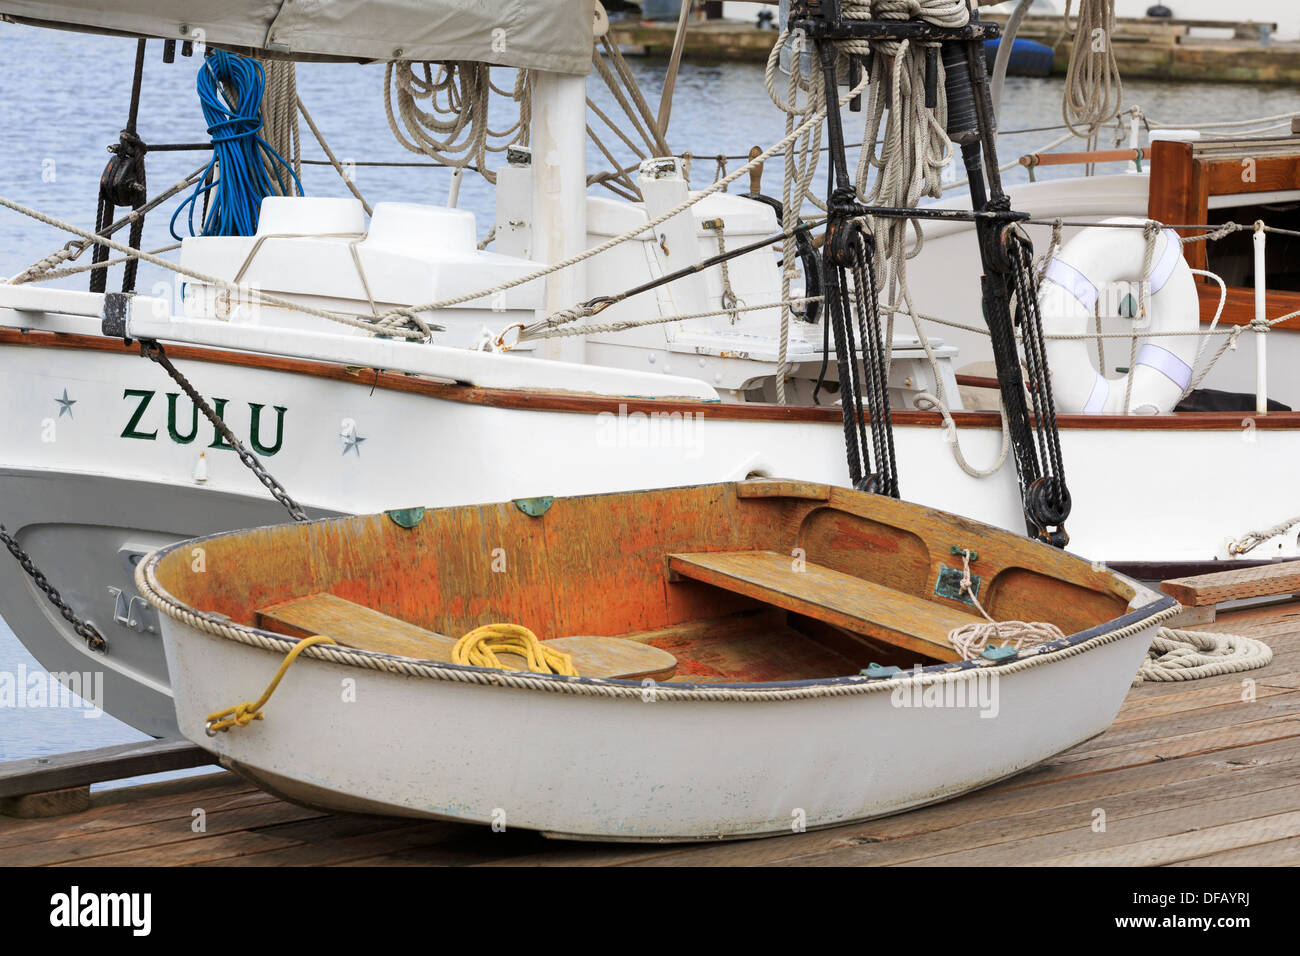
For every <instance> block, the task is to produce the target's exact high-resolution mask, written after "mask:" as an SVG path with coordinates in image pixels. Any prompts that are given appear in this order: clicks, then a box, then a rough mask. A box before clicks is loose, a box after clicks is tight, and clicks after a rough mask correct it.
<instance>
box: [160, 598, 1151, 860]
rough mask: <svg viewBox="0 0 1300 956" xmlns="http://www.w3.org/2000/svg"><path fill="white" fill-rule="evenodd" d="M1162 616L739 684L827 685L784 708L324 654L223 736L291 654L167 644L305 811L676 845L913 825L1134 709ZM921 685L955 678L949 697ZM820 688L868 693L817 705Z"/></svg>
mask: <svg viewBox="0 0 1300 956" xmlns="http://www.w3.org/2000/svg"><path fill="white" fill-rule="evenodd" d="M1165 603H1166V604H1167V603H1168V602H1167V601H1166V602H1165ZM1155 607H1156V605H1151V606H1149V607H1148V608H1146V609H1144V611H1143V615H1145V617H1146V618H1147V621H1146V622H1140V623H1138V624H1137V625H1136V626H1135V627H1134V628H1133V629H1132V633H1130V634H1128V635H1127V636H1123V637H1119V638H1114V637H1113V636H1112V635H1111V634H1108V633H1104V634H1103V635H1102V636H1100V637H1094V638H1092V639H1091V640H1090V641H1086V642H1080V643H1078V644H1077V646H1076V647H1075V648H1072V649H1071V650H1069V651H1057V652H1055V653H1053V654H1044V655H1042V656H1041V657H1040V658H1036V659H1035V658H1031V659H1027V660H1022V661H1020V662H1018V663H1017V664H1016V665H1008V666H1007V667H1006V668H992V667H989V668H983V669H970V670H965V671H962V672H960V673H959V674H949V675H936V674H935V673H934V671H935V670H936V669H934V668H932V669H930V670H929V671H927V672H926V676H924V677H917V676H912V677H908V678H904V679H902V680H893V681H878V682H868V681H866V680H865V679H864V678H843V679H838V680H835V681H823V682H815V681H810V682H801V683H796V684H785V685H732V686H733V687H734V688H736V689H739V690H744V689H747V688H762V687H767V688H769V689H771V688H777V687H784V688H800V687H802V688H805V689H808V690H809V691H810V693H809V695H808V696H807V697H805V698H803V699H793V700H777V701H761V700H743V701H741V700H725V699H724V700H679V699H670V694H671V693H673V692H674V690H676V688H677V687H678V686H684V687H687V688H689V687H692V686H694V687H703V686H704V685H660V686H659V687H658V688H655V687H646V688H643V687H640V686H638V685H636V684H629V683H628V682H614V681H604V682H597V681H588V682H586V683H588V684H596V685H603V686H605V687H611V686H615V685H622V686H623V688H624V689H625V693H624V694H623V695H622V696H615V697H611V696H601V695H599V694H597V693H572V692H567V693H566V692H557V691H549V692H548V691H544V690H538V689H524V688H515V687H510V686H490V685H487V686H485V685H483V684H476V683H459V682H457V681H455V680H452V679H428V678H421V677H409V676H399V675H396V674H392V673H387V672H380V671H372V670H363V669H360V668H357V667H352V666H348V665H345V664H339V663H334V662H331V661H325V660H319V659H313V658H311V657H307V656H303V657H299V658H298V659H297V660H296V661H295V662H294V664H293V666H292V667H291V668H290V670H289V672H288V674H287V675H286V677H285V678H284V680H283V681H282V682H281V683H280V685H279V687H278V688H277V689H276V691H275V696H274V697H273V698H272V700H271V702H270V703H269V704H268V705H267V707H266V709H265V712H264V713H265V717H264V719H263V720H260V721H254V722H253V723H252V724H250V725H248V726H247V727H244V728H239V729H235V730H232V731H230V732H226V733H218V734H216V735H215V736H211V737H209V736H207V734H206V732H205V729H204V728H205V722H206V719H207V716H208V715H209V714H210V713H212V712H213V711H216V710H219V709H222V708H224V707H227V706H230V705H232V704H235V703H237V702H239V701H243V700H248V699H251V698H255V697H256V696H257V694H258V693H259V692H260V691H261V689H262V688H263V687H264V686H265V685H266V683H267V681H268V680H269V679H270V677H271V675H272V674H273V673H274V672H275V669H276V667H277V666H278V664H279V661H280V659H281V656H282V651H275V650H267V649H264V648H260V647H253V646H249V645H246V644H242V643H237V642H235V641H232V640H229V639H226V638H224V637H218V636H214V635H211V634H208V633H205V632H202V631H199V630H197V629H195V628H193V627H191V626H190V625H188V624H186V623H183V622H181V621H179V620H176V619H173V618H171V617H164V618H163V643H164V646H165V647H166V652H167V660H168V665H169V667H170V669H171V672H172V673H173V674H174V675H175V677H174V678H173V683H172V686H173V692H174V694H175V699H176V711H177V715H178V719H179V721H180V729H181V732H182V733H183V734H184V735H185V736H186V737H188V738H189V739H190V740H192V741H194V742H195V743H197V744H199V745H200V746H203V747H205V748H207V749H209V750H211V751H212V752H214V753H216V754H218V755H219V756H220V758H221V760H222V761H223V763H226V764H227V765H228V766H231V767H234V768H236V769H238V770H239V771H240V772H243V773H245V774H247V775H248V776H250V777H251V778H252V779H253V780H254V781H255V782H257V783H259V784H260V785H262V786H265V787H266V788H268V789H270V790H271V791H273V792H275V793H277V794H279V795H281V796H283V797H286V798H288V799H290V800H295V801H298V802H302V803H306V804H309V805H312V806H316V807H320V808H323V809H327V810H338V811H357V812H372V813H385V814H394V815H399V816H410V817H428V818H434V819H442V820H453V821H458V822H464V823H469V824H477V825H482V826H492V827H495V828H496V829H501V828H502V827H504V828H507V829H512V828H521V829H531V830H540V831H543V832H545V833H547V834H548V835H552V836H560V837H567V838H575V839H586V840H618V841H625V840H626V841H664V842H675V841H683V840H713V839H728V838H739V837H756V836H771V835H778V834H782V833H790V832H798V831H800V830H802V829H812V828H816V827H827V826H835V825H838V824H844V823H849V822H852V821H855V820H864V819H869V818H872V817H878V816H883V815H887V814H891V813H897V812H899V811H901V810H906V809H908V808H911V807H916V806H920V805H923V804H927V803H932V802H935V801H938V800H943V799H946V798H948V797H952V796H955V795H957V794H960V793H964V792H966V791H969V790H973V789H975V788H977V787H981V786H984V785H986V784H989V783H991V782H993V781H996V780H999V779H1001V778H1004V777H1007V776H1010V775H1012V774H1015V773H1017V772H1019V771H1021V770H1023V769H1025V768H1027V767H1030V766H1032V765H1033V764H1035V763H1037V762H1039V761H1041V760H1044V759H1046V758H1048V757H1050V756H1052V755H1053V754H1057V753H1060V752H1061V751H1063V750H1066V749H1068V748H1070V747H1071V746H1073V745H1075V744H1078V743H1081V742H1082V741H1085V740H1087V739H1089V738H1090V737H1093V736H1095V735H1096V734H1098V733H1101V732H1102V731H1103V730H1104V729H1105V728H1106V727H1107V726H1108V725H1109V724H1110V723H1111V721H1112V720H1113V719H1114V717H1115V714H1116V713H1117V712H1118V710H1119V707H1120V705H1121V703H1122V702H1123V699H1124V696H1125V694H1126V692H1127V690H1128V687H1129V684H1130V681H1131V679H1132V675H1133V674H1134V673H1135V672H1136V670H1137V667H1138V664H1139V662H1140V660H1141V659H1142V657H1143V655H1144V654H1145V653H1146V649H1147V647H1148V645H1149V643H1150V641H1151V638H1152V637H1153V636H1154V632H1155V629H1156V628H1157V627H1158V626H1159V623H1158V620H1159V617H1157V618H1155V619H1151V618H1150V615H1151V614H1152V613H1153V608H1155ZM1136 616H1142V615H1136ZM1123 621H1124V619H1120V622H1121V623H1122V622H1123ZM1114 623H1115V622H1112V624H1114ZM1097 630H1098V631H1103V632H1105V631H1106V630H1107V626H1103V627H1102V628H1098V629H1097ZM284 644H285V648H287V647H289V646H292V641H285V642H284ZM529 676H532V675H529ZM921 682H927V683H929V682H937V683H932V684H931V690H930V691H929V692H928V693H927V692H926V691H925V690H924V689H923V686H917V685H918V684H920V683H921ZM646 683H647V684H652V682H646ZM872 683H874V684H876V685H877V686H875V687H871V688H870V689H868V690H865V691H864V690H862V688H864V687H867V685H869V684H872ZM817 685H821V686H822V687H824V688H832V687H836V686H838V687H839V688H841V689H843V688H844V687H846V686H850V685H852V686H855V687H856V688H858V692H853V693H843V694H839V695H836V696H829V695H826V696H815V695H814V693H813V689H814V688H815V687H816V686H817ZM945 685H951V687H950V688H949V689H948V690H947V691H944V690H943V688H944V687H945ZM570 686H572V685H570ZM936 688H937V689H936ZM713 689H714V690H722V691H724V692H725V691H727V690H728V688H727V687H725V686H723V687H721V688H719V687H716V686H715V687H714V688H713ZM959 694H960V695H961V696H960V698H959V697H958V695H959ZM936 699H937V705H936ZM958 699H960V700H962V701H963V702H964V704H965V705H964V706H959V705H956V701H957V700H958ZM927 700H930V703H929V704H927V703H926V701H927Z"/></svg>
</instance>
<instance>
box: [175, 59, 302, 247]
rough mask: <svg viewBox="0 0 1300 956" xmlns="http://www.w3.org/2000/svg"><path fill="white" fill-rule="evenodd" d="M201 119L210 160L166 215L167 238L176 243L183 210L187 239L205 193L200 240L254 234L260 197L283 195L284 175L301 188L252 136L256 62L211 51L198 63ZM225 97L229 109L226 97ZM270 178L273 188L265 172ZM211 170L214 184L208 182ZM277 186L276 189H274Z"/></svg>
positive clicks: (257, 106)
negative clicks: (270, 172) (209, 143)
mask: <svg viewBox="0 0 1300 956" xmlns="http://www.w3.org/2000/svg"><path fill="white" fill-rule="evenodd" d="M196 86H197V88H198V93H199V102H200V103H201V104H202V106H203V118H204V119H206V120H207V122H208V133H209V135H211V137H212V159H211V160H210V161H209V162H208V168H207V169H206V170H205V171H204V174H203V177H202V178H201V179H200V180H199V184H198V185H197V186H196V187H195V188H194V191H193V192H192V193H190V195H189V196H188V197H187V198H186V199H185V201H184V202H182V203H181V204H180V206H178V207H177V209H176V212H175V213H173V214H172V219H171V233H172V236H173V237H174V238H176V239H180V238H181V236H180V234H179V233H177V231H176V219H177V217H178V216H179V215H180V214H181V213H182V212H183V211H185V210H186V209H187V208H188V210H189V212H188V221H189V228H190V233H189V234H190V235H191V236H193V235H195V234H196V233H195V232H194V210H195V208H196V207H197V206H198V204H199V201H200V200H201V199H203V198H204V196H206V195H207V194H208V193H209V192H211V195H210V196H208V197H207V198H208V209H207V214H206V216H205V217H204V219H203V228H202V231H201V234H202V235H204V236H251V235H253V233H255V232H256V231H257V217H258V214H259V212H260V211H261V208H262V199H263V198H265V197H266V196H276V195H284V194H285V193H286V192H287V180H286V178H285V177H284V175H282V173H281V170H283V172H284V173H288V176H289V178H290V179H292V182H293V184H294V186H295V187H296V188H297V190H298V195H300V196H301V195H302V194H303V192H302V182H301V181H300V180H299V179H298V176H297V174H296V173H294V171H293V169H292V168H291V167H290V166H289V164H288V163H287V162H286V161H285V159H284V157H283V156H281V155H280V154H279V153H277V152H276V151H275V150H274V149H272V148H271V146H270V144H269V143H267V141H266V140H264V139H262V137H261V136H259V135H258V131H259V130H260V129H261V128H262V112H261V111H262V90H263V88H264V87H265V86H266V75H265V74H264V73H263V72H262V65H261V64H260V63H258V62H257V61H256V60H252V59H249V58H247V57H242V56H238V55H237V54H234V53H227V52H226V51H224V50H213V51H212V52H210V53H209V54H208V55H207V56H206V57H204V60H203V66H202V67H201V68H200V69H199V75H198V80H197V83H196ZM227 89H228V90H230V91H231V95H233V97H234V102H233V103H232V102H231V101H230V99H229V98H228V97H227V95H226V90H227ZM268 166H269V167H270V168H271V169H272V170H273V171H274V174H275V182H274V183H273V182H272V181H271V177H270V176H269V175H268V174H267V167H268ZM213 167H216V170H217V171H218V173H219V178H217V179H215V180H213V181H210V177H212V175H213ZM277 186H278V188H277Z"/></svg>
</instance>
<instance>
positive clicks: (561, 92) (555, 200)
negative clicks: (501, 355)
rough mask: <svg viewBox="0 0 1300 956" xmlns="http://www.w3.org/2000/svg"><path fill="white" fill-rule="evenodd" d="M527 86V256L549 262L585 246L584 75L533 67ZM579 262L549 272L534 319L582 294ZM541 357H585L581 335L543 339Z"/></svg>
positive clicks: (583, 286)
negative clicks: (530, 172) (530, 197)
mask: <svg viewBox="0 0 1300 956" xmlns="http://www.w3.org/2000/svg"><path fill="white" fill-rule="evenodd" d="M534 76H535V80H534V85H533V120H532V131H531V136H530V138H529V142H530V144H531V145H532V153H533V161H532V163H533V209H532V220H533V230H532V233H533V258H534V259H537V260H538V261H539V262H545V263H554V262H559V261H561V260H562V259H567V258H568V257H569V256H572V255H576V254H578V253H580V252H582V251H583V250H584V249H585V248H586V247H587V78H586V76H574V75H571V74H561V73H546V72H540V71H539V72H537V73H536V74H534ZM585 277H586V268H585V264H584V263H578V264H577V265H574V266H570V267H569V268H567V269H561V270H560V271H558V272H553V273H551V274H550V275H549V276H547V277H546V279H545V280H544V281H545V282H546V295H545V297H544V298H543V305H542V308H541V309H539V310H538V315H537V318H538V320H539V321H540V320H542V319H545V318H546V316H548V315H550V314H552V313H555V312H558V311H559V310H561V309H567V308H571V307H572V306H574V305H577V304H578V303H579V302H582V301H584V300H585V299H586V298H587V292H586V281H585ZM538 351H539V353H540V355H541V356H542V357H543V358H550V359H561V360H563V361H568V362H583V361H585V360H586V352H587V348H586V342H585V340H584V337H583V336H577V335H574V336H565V337H561V338H553V339H544V340H543V341H542V344H541V346H540V348H539V350H538Z"/></svg>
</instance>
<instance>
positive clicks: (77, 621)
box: [0, 524, 108, 652]
mask: <svg viewBox="0 0 1300 956" xmlns="http://www.w3.org/2000/svg"><path fill="white" fill-rule="evenodd" d="M0 543H3V544H4V546H5V547H6V548H8V549H9V553H10V554H12V555H13V556H14V559H15V560H16V561H17V562H18V563H19V564H20V565H22V569H23V570H24V571H26V572H27V575H28V577H30V578H31V579H32V581H33V582H35V584H36V587H37V588H38V589H39V590H40V591H41V593H42V594H44V595H45V596H46V597H47V598H48V599H49V602H50V603H51V604H53V605H54V606H55V607H56V608H58V609H59V613H60V614H62V615H63V619H64V620H66V621H67V622H68V623H69V624H71V625H72V627H73V629H74V630H75V631H76V632H77V636H78V637H80V638H82V639H83V640H84V641H85V642H86V646H87V647H89V648H90V649H91V650H92V651H105V652H106V651H107V650H108V641H106V640H104V635H102V634H100V633H99V631H97V630H96V629H95V625H93V624H91V623H90V622H88V621H83V620H82V619H81V618H80V617H79V616H78V615H77V612H76V611H74V610H73V609H72V608H71V607H69V606H68V602H67V601H65V600H63V595H61V594H59V590H58V588H56V587H55V586H54V585H53V584H51V583H50V582H49V580H48V579H47V578H46V577H45V575H44V573H42V571H41V569H40V568H38V567H37V566H36V564H35V562H33V561H32V556H31V555H30V554H28V553H27V552H26V551H24V550H23V549H22V546H21V545H20V544H19V543H18V542H17V541H15V540H14V539H13V537H12V536H11V535H10V534H9V532H7V531H6V530H5V526H4V525H2V524H0Z"/></svg>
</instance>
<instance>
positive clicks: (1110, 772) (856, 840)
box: [0, 601, 1300, 866]
mask: <svg viewBox="0 0 1300 956" xmlns="http://www.w3.org/2000/svg"><path fill="white" fill-rule="evenodd" d="M1198 629H1200V630H1218V631H1228V632H1236V633H1244V634H1248V635H1250V636H1255V637H1260V638H1262V639H1264V640H1266V641H1267V642H1268V643H1269V644H1270V646H1272V647H1273V649H1274V660H1273V662H1272V663H1271V664H1270V665H1269V666H1268V667H1266V668H1262V669H1260V670H1257V671H1250V672H1247V673H1245V674H1235V675H1226V676H1224V677H1219V678H1212V679H1210V680H1205V681H1195V682H1186V683H1183V682H1178V683H1169V684H1143V685H1141V686H1138V687H1135V688H1133V689H1132V691H1131V692H1130V693H1129V695H1128V699H1127V700H1126V701H1125V704H1124V707H1123V708H1122V709H1121V711H1120V714H1119V716H1118V717H1117V719H1116V721H1115V723H1114V724H1113V725H1112V726H1111V727H1110V729H1108V730H1107V731H1106V733H1104V734H1101V735H1100V736H1098V737H1095V738H1093V739H1092V740H1090V741H1086V742H1084V743H1083V744H1081V745H1079V746H1078V747H1075V748H1074V749H1072V750H1070V751H1068V752H1066V753H1064V754H1061V755H1059V756H1057V757H1055V758H1053V759H1051V760H1049V761H1046V762H1044V763H1042V764H1039V765H1038V766H1036V767H1033V768H1031V769H1029V770H1027V771H1026V772H1024V773H1021V774H1019V775H1017V776H1016V777H1013V778H1011V779H1009V780H1005V781H1002V782H1000V783H998V784H995V785H993V786H991V787H988V788H986V789H984V790H982V791H979V792H976V793H973V794H968V795H966V796H964V797H961V798H958V799H956V800H950V801H947V802H945V803H940V804H936V805H934V806H931V807H924V808H921V809H919V810H914V811H910V812H908V813H902V814H898V815H897V816H893V817H887V818H885V819H881V820H874V821H869V822H866V823H859V824H850V825H847V826H842V827H835V828H832V829H826V830H816V831H812V832H808V833H801V834H792V835H790V836H783V837H775V838H771V839H765V840H749V841H738V842H730V843H721V844H679V845H658V844H624V845H619V844H594V843H566V842H561V841H550V840H545V839H543V838H542V837H540V836H538V835H537V834H533V833H527V832H520V831H510V832H507V833H493V832H491V830H490V829H488V828H487V827H470V826H466V825H460V824H452V823H440V822H430V821H416V820H400V819H392V818H378V817H366V816H347V815H333V814H325V813H321V812H319V811H314V810H309V809H304V808H301V807H296V806H293V805H291V804H287V803H284V802H281V801H279V800H277V799H275V798H274V797H271V796H269V795H267V794H264V793H262V792H260V791H258V790H256V789H254V788H253V787H252V786H251V785H250V784H248V783H246V782H245V781H243V780H242V779H241V778H239V777H237V776H235V775H234V774H220V775H212V776H207V777H199V778H192V779H188V780H180V781H173V782H170V783H166V784H154V785H149V786H145V787H134V788H130V789H126V790H118V791H106V792H103V793H97V794H95V795H94V798H93V801H94V802H93V805H92V806H91V808H90V809H89V810H86V811H84V812H82V813H78V814H74V815H71V816H67V817H56V818H51V819H44V820H11V819H9V818H5V817H0V866H3V865H42V864H43V865H67V864H83V865H103V866H114V865H127V864H131V865H141V864H143V865H197V866H282V865H308V866H424V865H452V866H457V865H475V864H477V865H489V866H491V865H498V866H499V865H556V864H558V865H660V866H662V865H679V864H691V865H817V864H825V863H829V864H836V865H903V866H916V865H945V866H960V865H969V864H979V863H992V864H1021V865H1024V864H1033V865H1040V864H1049V865H1079V864H1122V865H1172V866H1219V865H1223V866H1228V865H1234V866H1241V865H1246V866H1283V865H1300V782H1297V781H1300V602H1296V601H1292V602H1287V603H1275V604H1272V605H1268V606H1266V607H1252V608H1246V609H1242V610H1238V611H1228V612H1223V613H1222V614H1221V615H1220V617H1219V619H1218V620H1217V621H1215V622H1214V623H1213V624H1209V625H1204V626H1202V627H1200V628H1198ZM1246 680H1249V681H1251V682H1253V688H1254V693H1255V699H1254V700H1243V699H1242V697H1243V693H1242V692H1243V689H1244V688H1245V687H1247V686H1249V685H1246V684H1245V683H1244V682H1245V681H1246ZM195 809H203V810H204V811H205V813H206V825H207V829H206V832H204V833H195V832H193V830H192V823H193V812H194V810H195ZM1097 810H1102V811H1104V812H1105V823H1106V827H1105V830H1104V831H1094V829H1093V825H1094V821H1095V820H1096V819H1097V817H1096V816H1095V813H1094V811H1097Z"/></svg>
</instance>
